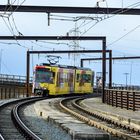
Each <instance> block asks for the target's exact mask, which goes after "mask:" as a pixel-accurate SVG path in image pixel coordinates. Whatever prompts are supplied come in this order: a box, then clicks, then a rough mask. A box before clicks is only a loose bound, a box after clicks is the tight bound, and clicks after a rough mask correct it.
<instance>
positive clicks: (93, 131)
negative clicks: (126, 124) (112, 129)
mask: <svg viewBox="0 0 140 140" xmlns="http://www.w3.org/2000/svg"><path fill="white" fill-rule="evenodd" d="M56 100H60V99H58V98H57V99H56V98H55V99H47V100H43V101H39V102H36V103H35V105H34V108H35V110H36V112H37V114H38V115H39V116H42V117H43V118H44V119H45V120H46V124H48V125H51V126H52V127H54V125H55V128H56V127H57V128H58V129H61V130H63V131H65V133H67V134H69V136H70V139H71V140H109V139H110V136H109V134H108V133H106V132H104V131H102V130H99V129H97V128H95V127H91V126H88V125H86V124H85V123H84V122H81V121H79V120H77V119H76V118H74V117H71V116H70V115H69V114H65V113H62V112H60V111H58V110H57V109H56V108H55V107H54V106H53V104H54V103H55V102H56ZM58 132H60V131H58ZM50 133H52V134H50V135H54V133H57V131H51V132H50ZM55 135H60V134H55ZM53 139H54V138H53ZM65 139H66V138H62V140H65ZM55 140H57V138H55Z"/></svg>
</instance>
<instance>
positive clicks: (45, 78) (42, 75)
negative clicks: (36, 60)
mask: <svg viewBox="0 0 140 140" xmlns="http://www.w3.org/2000/svg"><path fill="white" fill-rule="evenodd" d="M35 77H36V78H35V79H36V80H35V81H36V82H38V83H53V72H51V71H41V70H37V71H36V76H35Z"/></svg>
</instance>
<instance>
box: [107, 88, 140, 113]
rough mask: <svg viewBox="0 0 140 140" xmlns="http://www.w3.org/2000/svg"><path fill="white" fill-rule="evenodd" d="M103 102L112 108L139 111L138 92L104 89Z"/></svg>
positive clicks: (139, 97) (139, 98)
mask: <svg viewBox="0 0 140 140" xmlns="http://www.w3.org/2000/svg"><path fill="white" fill-rule="evenodd" d="M105 102H106V103H107V104H109V105H112V106H116V107H121V108H126V109H127V110H129V109H130V110H133V111H135V110H140V92H138V91H129V90H115V89H106V90H105Z"/></svg>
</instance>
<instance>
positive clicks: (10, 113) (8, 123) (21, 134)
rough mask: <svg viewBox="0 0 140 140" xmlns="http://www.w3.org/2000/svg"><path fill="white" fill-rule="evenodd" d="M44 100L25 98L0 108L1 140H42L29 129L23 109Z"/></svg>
mask: <svg viewBox="0 0 140 140" xmlns="http://www.w3.org/2000/svg"><path fill="white" fill-rule="evenodd" d="M41 99H42V98H25V99H21V100H16V101H12V102H9V103H6V104H3V105H2V106H0V139H2V140H8V139H9V140H11V139H12V140H25V139H34V140H41V139H40V138H39V137H38V136H37V135H36V133H37V134H38V132H36V133H33V132H32V131H31V130H30V128H28V127H27V126H26V125H25V124H24V122H23V120H24V119H21V118H23V115H21V114H22V113H21V111H20V110H21V108H22V107H23V106H25V105H27V104H29V103H33V102H35V101H38V100H41Z"/></svg>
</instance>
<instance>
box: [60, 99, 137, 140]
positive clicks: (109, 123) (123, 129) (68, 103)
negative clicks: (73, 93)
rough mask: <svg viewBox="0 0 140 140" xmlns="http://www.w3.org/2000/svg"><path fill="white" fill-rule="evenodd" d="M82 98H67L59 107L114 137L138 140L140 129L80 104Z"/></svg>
mask: <svg viewBox="0 0 140 140" xmlns="http://www.w3.org/2000/svg"><path fill="white" fill-rule="evenodd" d="M83 99H84V98H78V99H76V98H67V99H63V100H61V102H60V106H61V108H63V109H64V110H65V111H66V112H69V113H70V114H72V115H74V116H75V117H76V118H78V119H80V120H81V121H83V122H85V123H87V124H88V125H90V126H94V127H96V128H99V129H102V130H104V131H106V132H109V133H110V134H111V135H114V136H115V137H119V138H120V139H125V140H140V130H139V129H136V128H133V127H130V126H129V125H124V124H121V123H120V122H116V121H114V120H111V119H109V118H106V117H104V116H102V115H101V114H99V113H95V112H92V111H90V110H89V109H87V108H85V107H84V106H81V105H80V101H81V100H83Z"/></svg>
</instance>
